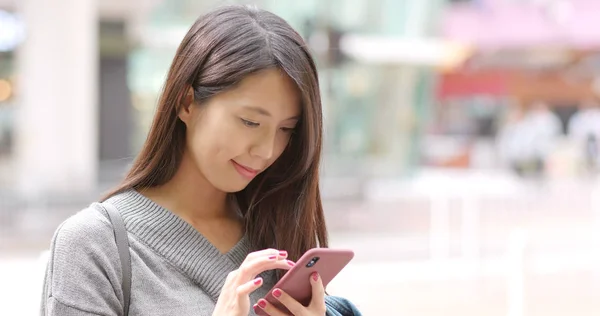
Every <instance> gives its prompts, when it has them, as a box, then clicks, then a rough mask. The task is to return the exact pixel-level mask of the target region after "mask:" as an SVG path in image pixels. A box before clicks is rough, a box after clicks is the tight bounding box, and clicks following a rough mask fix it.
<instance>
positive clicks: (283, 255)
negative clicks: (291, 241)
mask: <svg viewBox="0 0 600 316" xmlns="http://www.w3.org/2000/svg"><path fill="white" fill-rule="evenodd" d="M279 255H280V256H282V257H287V255H288V254H287V251H284V250H282V251H280V252H279Z"/></svg>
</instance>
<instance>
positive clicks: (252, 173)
mask: <svg viewBox="0 0 600 316" xmlns="http://www.w3.org/2000/svg"><path fill="white" fill-rule="evenodd" d="M231 163H232V164H233V167H234V168H235V170H236V171H237V172H238V173H239V174H240V175H242V176H243V177H244V178H248V179H253V178H254V177H256V176H257V175H258V173H259V170H256V169H252V168H250V167H246V166H244V165H240V164H239V163H237V162H235V161H233V160H231Z"/></svg>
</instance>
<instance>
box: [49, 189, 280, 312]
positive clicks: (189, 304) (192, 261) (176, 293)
mask: <svg viewBox="0 0 600 316" xmlns="http://www.w3.org/2000/svg"><path fill="white" fill-rule="evenodd" d="M109 201H110V202H111V203H113V204H114V205H115V206H116V207H117V208H118V209H119V212H120V213H121V214H122V216H123V220H124V221H125V227H126V228H127V231H128V233H129V243H130V253H131V266H132V286H131V305H130V309H129V315H132V316H135V315H178V316H188V315H189V316H201V315H211V314H212V311H213V309H214V306H215V303H216V301H217V299H218V297H219V293H220V292H221V287H222V286H223V284H224V282H225V278H226V277H227V274H228V273H229V272H230V271H232V270H235V269H237V268H238V267H239V266H240V264H241V263H242V261H243V260H244V258H245V257H246V255H247V254H248V252H249V244H248V240H247V239H245V238H243V239H242V240H240V242H239V243H238V244H237V245H236V246H234V247H233V249H231V250H230V251H229V252H228V253H226V254H221V253H220V252H219V251H218V250H217V249H216V248H215V247H214V246H213V245H212V244H211V243H210V242H208V240H207V239H206V238H204V237H203V236H202V235H201V234H200V233H199V232H198V231H197V230H196V229H194V228H193V227H192V226H191V225H189V224H187V223H186V222H185V221H184V220H182V219H181V218H179V217H178V216H176V215H175V214H173V213H171V212H170V211H169V210H167V209H164V208H163V207H161V206H159V205H157V204H156V203H154V202H152V201H151V200H149V199H148V198H146V197H144V196H143V195H141V194H139V193H137V192H136V191H133V190H131V191H128V192H125V193H122V194H119V195H116V196H114V197H112V198H110V199H109ZM262 277H263V278H264V281H265V282H264V285H263V286H262V287H261V288H260V289H259V290H257V291H255V292H254V293H253V294H252V295H251V296H250V299H251V305H252V304H254V303H256V301H258V299H260V298H261V297H263V296H264V295H265V294H266V293H267V291H268V290H269V289H271V287H272V286H273V285H274V281H275V278H274V273H273V271H270V272H266V273H263V274H262ZM121 281H122V275H121V266H120V263H119V255H118V251H117V246H116V243H115V238H114V235H113V230H112V226H111V224H110V221H109V219H108V215H107V214H106V213H105V211H104V210H102V208H100V207H99V205H98V204H92V205H91V206H90V207H89V208H87V209H85V210H83V211H81V212H79V213H77V214H76V215H74V216H72V217H71V218H69V219H68V220H66V221H65V222H64V223H63V224H62V225H61V226H60V227H59V228H58V230H57V231H56V233H55V235H54V238H53V240H52V246H51V256H50V261H49V263H48V268H47V272H46V278H45V282H44V294H43V298H42V311H41V312H42V315H61V316H69V315H122V314H123V293H122V291H121ZM248 313H249V314H250V315H254V313H253V311H252V308H250V310H249V311H248Z"/></svg>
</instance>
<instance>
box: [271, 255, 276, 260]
mask: <svg viewBox="0 0 600 316" xmlns="http://www.w3.org/2000/svg"><path fill="white" fill-rule="evenodd" d="M275 258H277V256H269V259H270V260H273V259H275Z"/></svg>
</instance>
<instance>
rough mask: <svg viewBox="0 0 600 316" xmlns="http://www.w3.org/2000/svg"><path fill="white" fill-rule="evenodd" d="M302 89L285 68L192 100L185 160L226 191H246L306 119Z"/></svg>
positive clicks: (187, 116) (186, 112) (185, 115)
mask: <svg viewBox="0 0 600 316" xmlns="http://www.w3.org/2000/svg"><path fill="white" fill-rule="evenodd" d="M300 100H301V99H300V94H299V92H298V91H297V87H296V85H295V83H294V82H293V81H292V80H291V79H290V78H289V77H288V76H287V75H286V74H285V73H284V72H282V71H281V70H279V69H269V70H265V71H262V72H259V73H257V74H253V75H250V76H248V77H246V78H245V79H244V80H242V81H241V82H240V84H239V85H238V86H236V87H235V88H234V89H231V90H228V91H226V92H223V93H220V94H217V95H216V96H214V97H212V98H211V99H209V100H207V101H206V102H205V103H203V104H200V105H191V106H189V107H187V108H186V109H184V110H182V111H181V113H180V115H179V117H180V119H181V120H182V121H183V122H184V123H185V124H186V127H187V128H186V151H185V155H186V156H187V157H185V158H184V159H191V160H192V161H193V163H194V165H195V166H196V168H197V169H198V170H199V171H200V174H201V175H203V176H204V177H205V178H206V180H208V182H209V183H211V184H212V185H213V186H214V187H215V188H216V189H218V190H221V191H224V192H237V191H241V190H243V189H244V188H245V187H246V186H247V185H248V183H250V181H252V179H254V178H255V177H256V176H257V175H258V174H260V173H261V172H263V171H265V169H267V168H268V167H269V166H271V165H272V164H273V162H275V160H277V158H279V156H280V155H281V154H282V153H283V151H284V149H285V148H286V146H287V145H288V142H289V141H290V137H291V135H292V133H293V132H294V130H295V127H296V125H297V123H298V120H299V119H300V115H301V109H300Z"/></svg>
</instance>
